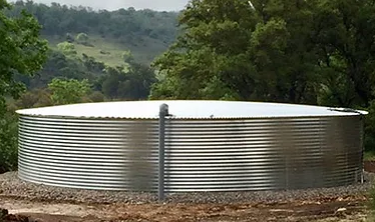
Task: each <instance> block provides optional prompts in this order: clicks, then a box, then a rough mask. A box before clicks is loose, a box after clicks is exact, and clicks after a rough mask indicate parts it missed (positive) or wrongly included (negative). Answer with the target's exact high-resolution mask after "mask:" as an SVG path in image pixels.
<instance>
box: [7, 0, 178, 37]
mask: <svg viewBox="0 0 375 222" xmlns="http://www.w3.org/2000/svg"><path fill="white" fill-rule="evenodd" d="M14 6H15V7H14V9H13V10H12V11H10V12H9V14H10V15H14V14H17V13H19V11H20V10H23V9H26V10H27V11H28V12H30V13H31V14H33V15H34V16H35V17H36V18H37V20H38V21H39V23H40V24H41V25H42V26H43V30H42V34H43V35H49V36H51V35H59V36H65V35H66V34H67V33H90V34H93V33H98V34H100V35H102V36H110V37H114V38H117V39H121V40H122V41H123V42H127V43H129V42H135V41H137V40H139V38H145V37H149V38H153V39H158V40H162V41H164V42H165V43H166V44H169V43H171V42H172V41H174V39H175V35H176V33H177V29H176V28H175V24H177V20H176V18H177V15H178V13H176V12H157V11H152V10H138V11H137V10H135V9H134V8H129V9H119V10H117V11H112V12H109V11H106V10H101V11H99V12H97V11H93V10H92V9H91V8H89V7H68V6H66V5H60V4H58V3H52V5H51V6H47V5H45V4H37V3H34V2H32V1H16V2H15V5H14Z"/></svg>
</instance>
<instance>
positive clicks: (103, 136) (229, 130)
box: [18, 101, 366, 192]
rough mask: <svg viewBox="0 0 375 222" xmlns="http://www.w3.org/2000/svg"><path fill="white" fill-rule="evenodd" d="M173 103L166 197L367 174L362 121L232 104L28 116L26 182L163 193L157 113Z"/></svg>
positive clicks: (22, 151)
mask: <svg viewBox="0 0 375 222" xmlns="http://www.w3.org/2000/svg"><path fill="white" fill-rule="evenodd" d="M163 103H165V104H168V106H169V112H170V114H171V116H170V117H167V121H166V134H165V138H166V140H165V145H166V147H165V149H166V150H165V155H166V156H165V183H164V185H165V190H166V191H167V192H189V191H243V190H277V189H297V188H310V187H330V186H340V185H349V184H353V183H356V182H358V180H359V179H360V178H361V175H362V156H363V155H362V154H363V149H362V133H363V127H362V114H366V113H365V112H361V111H350V112H348V111H346V110H344V109H341V110H339V109H330V108H327V107H318V106H304V105H289V104H277V103H255V102H224V101H137V102H108V103H91V104H75V105H66V106H55V107H46V108H37V109H27V110H20V111H18V113H19V114H20V117H19V118H20V121H19V171H18V175H19V177H20V178H21V179H23V180H26V181H30V182H35V183H41V184H46V185H53V186H62V187H73V188H84V189H106V190H129V191H157V177H158V165H157V164H158V129H159V128H158V118H159V117H158V114H159V106H160V105H161V104H163Z"/></svg>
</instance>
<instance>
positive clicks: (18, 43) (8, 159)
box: [0, 0, 47, 172]
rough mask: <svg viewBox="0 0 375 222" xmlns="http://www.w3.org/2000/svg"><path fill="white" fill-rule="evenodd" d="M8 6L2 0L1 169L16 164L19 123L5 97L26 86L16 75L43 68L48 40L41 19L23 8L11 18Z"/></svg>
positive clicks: (0, 33) (0, 46) (0, 14)
mask: <svg viewBox="0 0 375 222" xmlns="http://www.w3.org/2000/svg"><path fill="white" fill-rule="evenodd" d="M8 8H10V5H8V4H7V3H6V2H5V1H4V0H0V163H1V164H0V172H1V171H4V170H6V169H12V168H14V167H15V166H16V163H17V162H16V160H17V137H16V134H17V124H16V121H15V117H14V114H13V113H10V112H8V109H7V108H6V106H5V99H6V97H13V98H17V97H18V96H19V94H20V93H21V92H22V91H23V90H24V86H23V85H22V84H21V83H19V82H17V81H16V80H15V78H14V77H15V75H16V74H22V75H29V76H30V75H32V74H33V73H35V72H36V71H38V70H39V69H41V68H42V64H43V62H44V61H45V59H46V51H47V43H46V41H43V40H41V39H39V31H40V28H41V27H40V25H39V24H38V22H37V21H36V20H35V19H34V18H33V17H32V16H31V15H29V14H27V13H26V12H24V11H22V12H20V14H19V15H18V16H17V17H14V18H9V17H7V16H6V15H5V14H4V10H5V9H8Z"/></svg>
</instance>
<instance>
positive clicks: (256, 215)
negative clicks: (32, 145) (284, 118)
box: [0, 196, 367, 222]
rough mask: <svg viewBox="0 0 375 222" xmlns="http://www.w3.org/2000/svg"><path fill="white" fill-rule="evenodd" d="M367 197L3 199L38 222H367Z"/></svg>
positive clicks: (0, 203)
mask: <svg viewBox="0 0 375 222" xmlns="http://www.w3.org/2000/svg"><path fill="white" fill-rule="evenodd" d="M365 203H366V198H365V197H359V196H358V197H345V198H337V199H320V200H315V201H294V202H285V203H277V204H276V203H275V204H266V203H247V204H172V203H168V204H94V205H87V204H70V203H49V202H34V201H26V200H14V199H6V200H4V199H2V200H0V206H1V207H5V208H7V209H8V210H9V213H11V214H16V215H22V216H25V217H29V220H30V221H38V222H58V221H66V222H88V221H91V222H103V221H113V222H114V221H138V222H143V221H150V222H162V221H163V222H185V221H193V222H198V221H199V222H200V221H202V222H203V221H204V222H214V221H221V222H232V221H240V222H241V221H243V222H244V221H280V222H286V221H291V222H297V221H319V222H325V221H365V217H366V213H367V210H366V207H365ZM19 221H21V220H19Z"/></svg>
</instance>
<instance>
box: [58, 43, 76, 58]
mask: <svg viewBox="0 0 375 222" xmlns="http://www.w3.org/2000/svg"><path fill="white" fill-rule="evenodd" d="M57 48H58V49H59V50H60V51H61V52H62V53H64V54H65V55H67V56H75V55H77V51H76V47H75V46H74V44H73V43H69V42H60V43H59V44H57Z"/></svg>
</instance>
